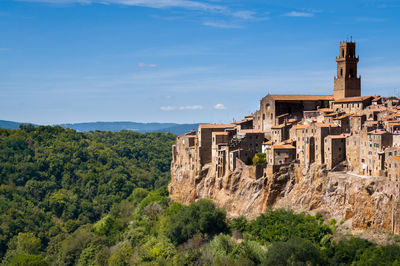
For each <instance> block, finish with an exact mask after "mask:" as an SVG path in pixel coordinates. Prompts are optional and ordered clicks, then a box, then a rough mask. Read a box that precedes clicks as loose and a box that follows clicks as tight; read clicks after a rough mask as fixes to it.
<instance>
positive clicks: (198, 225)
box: [166, 199, 228, 245]
mask: <svg viewBox="0 0 400 266" xmlns="http://www.w3.org/2000/svg"><path fill="white" fill-rule="evenodd" d="M227 231H228V226H227V223H226V214H225V211H224V210H222V209H219V208H216V207H215V205H214V203H213V202H212V201H211V200H207V199H202V200H199V201H198V202H195V203H192V204H190V205H189V206H187V207H183V208H182V209H180V210H178V211H177V213H176V214H175V215H172V216H171V217H170V221H169V225H168V228H167V232H166V234H167V236H168V237H169V238H170V239H171V241H172V242H173V243H175V244H177V245H179V244H182V243H184V242H186V241H187V240H188V239H190V238H192V237H193V236H194V235H196V234H202V235H203V236H210V237H211V236H213V235H215V234H218V233H223V232H227Z"/></svg>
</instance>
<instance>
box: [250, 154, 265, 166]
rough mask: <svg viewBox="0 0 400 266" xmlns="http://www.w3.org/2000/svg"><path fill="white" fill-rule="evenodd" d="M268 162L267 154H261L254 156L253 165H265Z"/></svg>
mask: <svg viewBox="0 0 400 266" xmlns="http://www.w3.org/2000/svg"><path fill="white" fill-rule="evenodd" d="M266 161H267V157H266V154H265V153H262V152H259V153H257V154H256V155H254V157H253V159H252V162H253V165H263V164H265V163H266Z"/></svg>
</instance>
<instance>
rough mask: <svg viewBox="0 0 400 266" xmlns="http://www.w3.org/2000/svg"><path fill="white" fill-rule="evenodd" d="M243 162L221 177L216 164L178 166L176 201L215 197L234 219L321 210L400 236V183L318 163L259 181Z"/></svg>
mask: <svg viewBox="0 0 400 266" xmlns="http://www.w3.org/2000/svg"><path fill="white" fill-rule="evenodd" d="M246 167H247V166H245V165H243V164H241V165H239V167H237V168H236V170H235V171H234V172H230V173H228V174H227V175H225V176H223V177H217V175H216V174H215V171H213V169H212V168H213V167H211V165H205V166H204V167H203V168H202V170H201V171H200V173H195V172H194V171H191V170H188V169H187V168H176V167H175V166H174V165H173V166H172V171H171V183H170V185H169V191H170V197H171V198H172V200H174V201H178V202H181V203H185V204H188V203H190V202H193V201H196V200H198V199H201V198H210V199H212V200H213V201H214V202H215V203H216V204H217V205H218V206H219V207H223V208H224V209H225V210H226V212H227V214H228V216H230V217H237V216H240V215H244V216H246V217H248V218H250V219H252V218H255V217H257V216H258V215H259V214H261V213H263V212H265V211H266V210H267V209H268V208H291V209H294V210H295V211H309V212H317V211H319V212H321V213H322V214H323V215H324V216H325V217H326V218H335V219H336V220H338V221H340V220H346V221H348V224H351V226H352V228H353V229H362V230H364V229H374V230H377V231H384V232H394V233H396V234H400V198H399V187H398V184H397V183H394V182H392V183H389V182H387V181H386V180H385V178H383V177H382V178H365V177H362V176H357V175H352V174H350V173H346V172H328V171H326V170H325V169H324V167H321V166H316V165H313V166H311V167H310V169H308V170H307V171H306V170H304V169H302V168H301V167H299V166H298V165H296V164H294V165H291V166H289V167H286V168H281V170H280V172H278V173H276V174H274V175H273V176H270V177H266V176H262V177H260V178H258V179H255V178H254V177H252V176H249V174H248V173H249V172H250V171H246V169H245V168H246Z"/></svg>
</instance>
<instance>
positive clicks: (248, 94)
mask: <svg viewBox="0 0 400 266" xmlns="http://www.w3.org/2000/svg"><path fill="white" fill-rule="evenodd" d="M341 3H342V4H343V5H344V4H345V2H344V1H339V2H338V3H335V4H329V3H318V2H317V1H310V3H306V4H305V3H296V2H295V1H289V2H287V3H286V4H282V3H281V4H274V3H272V2H263V3H260V2H259V1H249V2H246V3H244V2H242V1H238V2H235V3H234V4H232V3H230V2H228V1H162V0H158V1H146V2H144V1H111V0H109V1H72V0H68V1H67V0H66V1H51V0H29V1H28V0H26V1H11V0H6V1H2V3H0V10H1V11H0V20H1V21H2V22H3V23H1V26H0V27H1V30H2V33H3V34H2V35H3V36H2V37H0V38H1V39H0V40H1V43H2V44H1V46H0V61H1V63H0V70H1V71H2V73H3V74H2V75H1V76H0V99H1V100H0V106H1V107H0V113H1V114H2V116H1V117H0V119H3V120H13V121H21V122H32V123H36V124H57V123H77V122H91V121H135V122H177V123H196V122H211V123H213V122H217V123H220V122H231V121H232V119H233V118H235V119H240V118H241V117H243V116H244V115H246V114H248V113H252V112H254V111H255V110H256V109H257V107H258V104H259V103H258V100H257V99H260V98H261V97H264V96H265V95H267V94H268V93H271V94H331V91H332V88H333V77H334V75H335V74H336V66H335V65H336V62H335V60H334V59H335V57H336V56H338V54H337V50H338V49H337V48H338V46H339V42H340V41H344V40H346V39H347V40H350V39H351V38H352V39H353V40H355V41H357V50H358V52H357V54H358V55H361V56H360V58H361V60H360V63H359V70H358V73H359V75H361V76H362V83H361V86H362V95H375V94H380V95H382V96H389V95H394V94H396V93H397V91H396V90H395V89H396V88H399V87H400V86H399V85H398V84H400V77H399V76H398V72H399V70H400V65H399V64H398V62H399V59H400V55H399V53H398V52H397V47H398V45H399V43H400V38H399V37H398V36H400V34H398V33H399V31H400V30H399V28H398V27H397V25H398V22H399V18H398V16H397V15H396V14H397V13H396V11H397V12H398V10H399V8H400V6H398V5H396V3H395V1H354V2H352V3H350V4H349V3H347V4H346V9H345V10H342V8H341ZM371 36H373V37H371Z"/></svg>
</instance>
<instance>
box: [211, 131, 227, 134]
mask: <svg viewBox="0 0 400 266" xmlns="http://www.w3.org/2000/svg"><path fill="white" fill-rule="evenodd" d="M212 134H213V135H228V132H225V131H224V132H213V133H212Z"/></svg>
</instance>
